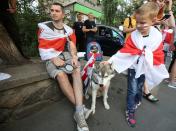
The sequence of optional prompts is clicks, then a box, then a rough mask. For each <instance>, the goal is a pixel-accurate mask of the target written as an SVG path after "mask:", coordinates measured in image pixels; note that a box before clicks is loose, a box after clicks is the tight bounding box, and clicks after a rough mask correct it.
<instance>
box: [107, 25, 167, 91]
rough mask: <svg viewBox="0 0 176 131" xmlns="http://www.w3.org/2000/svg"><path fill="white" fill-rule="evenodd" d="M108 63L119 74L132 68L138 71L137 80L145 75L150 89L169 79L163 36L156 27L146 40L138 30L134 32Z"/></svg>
mask: <svg viewBox="0 0 176 131" xmlns="http://www.w3.org/2000/svg"><path fill="white" fill-rule="evenodd" d="M108 61H109V63H112V65H113V67H114V69H115V70H116V71H117V72H119V73H121V72H123V71H125V70H126V69H128V68H132V69H135V71H136V75H135V78H139V77H140V75H142V74H145V78H146V82H147V84H148V86H149V88H150V89H152V88H153V87H154V86H156V85H158V84H159V83H160V82H161V81H162V80H163V79H165V78H168V77H169V74H168V72H167V69H166V67H165V65H164V53H163V41H162V34H161V33H160V32H159V31H158V30H157V29H156V28H154V27H151V28H150V31H149V35H148V37H146V38H145V37H143V36H142V35H141V33H140V32H139V31H138V30H136V31H134V32H132V33H131V35H130V36H129V37H128V39H127V41H126V43H125V45H124V47H123V48H122V49H121V50H119V51H118V52H117V53H116V54H115V55H113V56H112V57H111V58H110V59H109V60H108Z"/></svg>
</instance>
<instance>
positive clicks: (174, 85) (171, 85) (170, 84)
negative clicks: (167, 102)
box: [168, 82, 176, 88]
mask: <svg viewBox="0 0 176 131" xmlns="http://www.w3.org/2000/svg"><path fill="white" fill-rule="evenodd" d="M168 87H171V88H176V82H169V84H168Z"/></svg>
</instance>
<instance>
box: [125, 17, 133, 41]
mask: <svg viewBox="0 0 176 131" xmlns="http://www.w3.org/2000/svg"><path fill="white" fill-rule="evenodd" d="M128 19H129V25H128V28H129V27H132V28H133V25H132V20H131V17H128ZM123 37H124V38H126V33H125V32H123Z"/></svg>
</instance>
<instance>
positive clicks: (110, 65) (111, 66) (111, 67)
mask: <svg viewBox="0 0 176 131" xmlns="http://www.w3.org/2000/svg"><path fill="white" fill-rule="evenodd" d="M109 67H110V69H111V70H113V71H114V68H113V65H112V63H111V64H109Z"/></svg>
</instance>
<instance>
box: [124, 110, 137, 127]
mask: <svg viewBox="0 0 176 131" xmlns="http://www.w3.org/2000/svg"><path fill="white" fill-rule="evenodd" d="M125 114H126V120H127V123H128V125H129V126H130V127H135V125H136V120H135V118H134V113H130V112H129V111H126V112H125Z"/></svg>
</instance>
